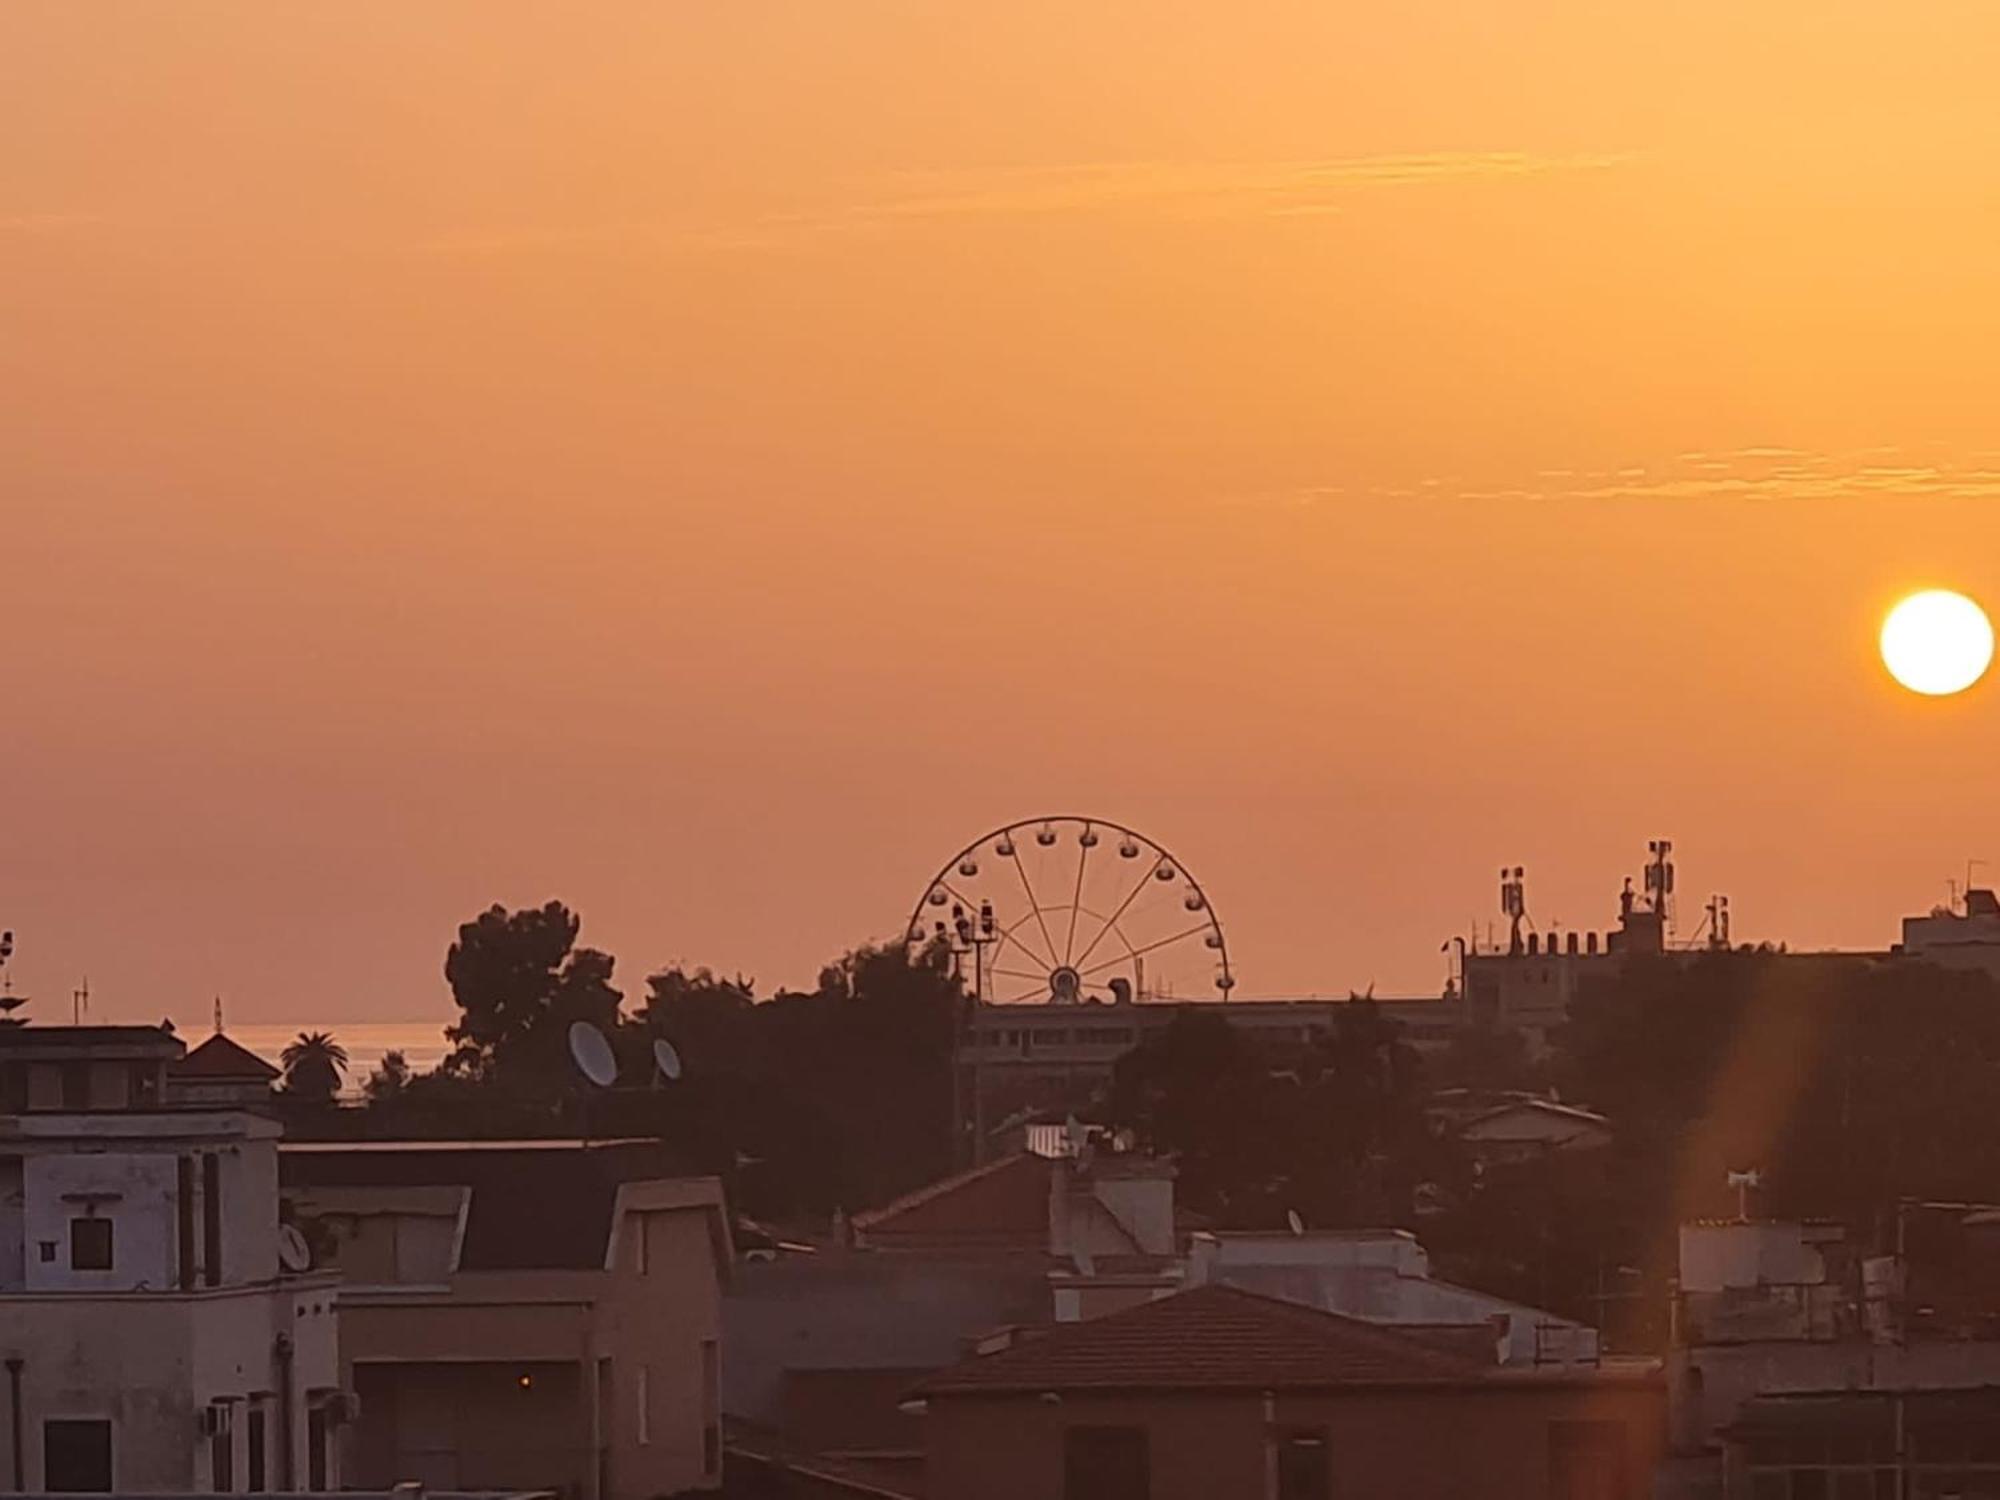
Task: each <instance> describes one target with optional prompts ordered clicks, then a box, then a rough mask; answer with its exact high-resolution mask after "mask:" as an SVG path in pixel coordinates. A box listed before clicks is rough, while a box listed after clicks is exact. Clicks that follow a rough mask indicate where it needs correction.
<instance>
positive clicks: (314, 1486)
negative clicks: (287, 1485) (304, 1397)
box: [306, 1406, 330, 1495]
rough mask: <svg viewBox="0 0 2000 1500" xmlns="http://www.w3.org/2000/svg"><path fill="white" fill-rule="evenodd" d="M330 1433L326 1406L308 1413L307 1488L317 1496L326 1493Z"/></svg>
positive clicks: (314, 1408) (313, 1408)
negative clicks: (328, 1437) (327, 1453)
mask: <svg viewBox="0 0 2000 1500" xmlns="http://www.w3.org/2000/svg"><path fill="white" fill-rule="evenodd" d="M329 1431H330V1428H329V1427H328V1425H327V1420H326V1408H325V1407H324V1406H315V1407H312V1408H311V1409H310V1410H308V1411H307V1412H306V1488H307V1489H309V1490H311V1491H312V1492H313V1493H314V1494H315V1495H323V1494H325V1493H326V1468H327V1465H326V1444H327V1436H328V1433H329Z"/></svg>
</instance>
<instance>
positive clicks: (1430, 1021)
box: [958, 998, 1464, 1142]
mask: <svg viewBox="0 0 2000 1500" xmlns="http://www.w3.org/2000/svg"><path fill="white" fill-rule="evenodd" d="M1352 1003H1353V1001H1352V1000H1332V999H1319V998H1310V999H1289V1000H1231V1001H1229V1002H1227V1003H1226V1004H1225V1003H1223V1002H1220V1001H1205V1002H1198V1003H1190V1004H1169V1003H1165V1002H1161V1001H1128V1002H1125V1003H1122V1004H1103V1005H1092V1004H1080V1005H1025V1004H1024V1005H976V1006H971V1007H969V1010H970V1019H969V1020H968V1022H967V1024H966V1027H965V1031H964V1033H963V1036H962V1040H961V1042H960V1045H959V1048H958V1060H959V1070H960V1074H961V1097H962V1098H964V1099H965V1100H967V1101H968V1111H969V1114H970V1116H971V1118H970V1120H969V1122H968V1128H969V1129H970V1131H971V1133H972V1135H973V1138H974V1139H975V1140H976V1141H980V1142H987V1141H990V1140H991V1139H992V1138H993V1136H994V1135H995V1134H996V1133H1005V1134H1011V1132H1012V1131H1013V1130H1014V1129H1015V1128H1016V1127H1017V1125H1018V1124H1019V1122H1021V1121H1023V1120H1026V1119H1030V1118H1033V1117H1035V1116H1037V1115H1048V1114H1055V1115H1061V1114H1063V1113H1064V1112H1065V1111H1069V1110H1081V1109H1084V1108H1085V1107H1087V1106H1088V1104H1089V1103H1090V1101H1091V1099H1092V1097H1093V1096H1094V1095H1095V1094H1096V1093H1097V1092H1098V1091H1099V1090H1101V1089H1103V1088H1104V1087H1105V1086H1106V1085H1108V1084H1109V1083H1110V1081H1111V1073H1112V1069H1113V1068H1114V1067H1116V1065H1117V1063H1118V1059H1119V1058H1121V1057H1123V1056H1124V1055H1125V1054H1126V1053H1127V1052H1130V1051H1131V1050H1132V1049H1133V1048H1134V1047H1136V1046H1138V1045H1139V1044H1140V1042H1142V1041H1143V1040H1145V1038H1147V1037H1148V1036H1151V1035H1154V1034H1155V1033H1157V1032H1160V1031H1163V1030H1165V1029H1166V1028H1167V1027H1168V1026H1170V1025H1172V1024H1173V1020H1174V1017H1175V1016H1176V1015H1178V1014H1180V1013H1181V1012H1183V1011H1195V1012H1198V1013H1200V1014H1202V1015H1212V1016H1215V1017H1218V1018H1220V1019H1222V1020H1225V1021H1227V1022H1228V1023H1229V1024H1230V1025H1231V1026H1232V1027H1235V1028H1237V1029H1238V1030H1240V1031H1241V1032H1243V1033H1244V1035H1245V1036H1246V1037H1248V1038H1249V1039H1250V1040H1251V1041H1252V1042H1253V1043H1254V1044H1255V1045H1257V1046H1259V1047H1260V1048H1262V1049H1263V1050H1265V1051H1267V1052H1268V1053H1270V1055H1271V1057H1272V1059H1273V1062H1274V1064H1276V1065H1282V1063H1283V1061H1284V1060H1285V1058H1286V1056H1287V1054H1289V1053H1291V1052H1293V1051H1296V1050H1297V1049H1300V1048H1303V1047H1307V1046H1310V1045H1312V1043H1313V1042H1315V1041H1317V1040H1318V1039H1320V1038H1322V1037H1325V1036H1327V1035H1330V1034H1331V1033H1332V1031H1333V1029H1334V1027H1335V1026H1336V1025H1337V1024H1338V1023H1339V1020H1340V1016H1341V1013H1342V1008H1343V1007H1345V1006H1347V1005H1350V1004H1352ZM1374 1003H1375V1006H1376V1009H1377V1011H1378V1012H1379V1013H1380V1014H1381V1015H1382V1016H1383V1017H1384V1018H1385V1019H1388V1020H1392V1021H1394V1022H1396V1023H1397V1025H1398V1026H1399V1028H1400V1030H1401V1036H1402V1039H1403V1040H1404V1041H1405V1042H1407V1043H1408V1044H1409V1045H1410V1046H1412V1047H1415V1048H1416V1049H1417V1050H1418V1051H1420V1052H1435V1051H1438V1050H1440V1049H1442V1048H1445V1047H1448V1046H1450V1045H1451V1042H1452V1040H1453V1038H1455V1037H1456V1036H1457V1035H1458V1033H1459V1030H1460V1028H1461V1027H1462V1025H1463V1024H1464V1011H1463V1007H1462V1006H1461V1005H1460V1004H1459V1003H1458V1002H1457V1001H1456V1000H1454V999H1448V998H1436V999H1414V1000H1413V999H1394V1000H1377V1001H1375V1002H1374Z"/></svg>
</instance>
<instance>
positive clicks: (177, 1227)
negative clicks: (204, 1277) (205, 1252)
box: [174, 1156, 194, 1292]
mask: <svg viewBox="0 0 2000 1500" xmlns="http://www.w3.org/2000/svg"><path fill="white" fill-rule="evenodd" d="M174 1248H175V1253H176V1254H178V1255H179V1257H180V1265H179V1266H178V1267H177V1269H178V1271H179V1272H180V1284H181V1290H182V1291H184V1292H187V1291H192V1290H194V1163H193V1162H192V1161H190V1160H188V1158H187V1157H185V1156H183V1157H181V1158H179V1159H178V1160H177V1161H176V1162H175V1163H174Z"/></svg>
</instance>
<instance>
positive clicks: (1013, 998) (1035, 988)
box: [993, 979, 1049, 1005]
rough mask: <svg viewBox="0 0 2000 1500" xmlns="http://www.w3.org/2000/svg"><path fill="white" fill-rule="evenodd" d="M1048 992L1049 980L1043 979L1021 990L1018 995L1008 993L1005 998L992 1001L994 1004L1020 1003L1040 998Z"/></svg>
mask: <svg viewBox="0 0 2000 1500" xmlns="http://www.w3.org/2000/svg"><path fill="white" fill-rule="evenodd" d="M1048 992H1049V982H1048V980H1047V979H1043V980H1042V981H1041V982H1040V983H1038V984H1032V985H1030V986H1028V988H1027V989H1025V990H1022V991H1021V993H1020V994H1018V995H1008V996H1007V997H1006V998H1005V999H1001V1000H996V1001H994V1002H993V1003H994V1004H995V1005H1022V1004H1025V1003H1026V1002H1027V1001H1030V1000H1037V999H1040V998H1041V997H1042V996H1043V995H1046V994H1047V993H1048Z"/></svg>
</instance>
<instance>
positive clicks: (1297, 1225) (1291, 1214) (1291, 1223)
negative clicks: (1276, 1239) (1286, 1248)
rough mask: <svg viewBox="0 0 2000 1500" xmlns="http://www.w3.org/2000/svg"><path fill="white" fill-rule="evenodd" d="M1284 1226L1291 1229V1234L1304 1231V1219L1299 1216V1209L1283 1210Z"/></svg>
mask: <svg viewBox="0 0 2000 1500" xmlns="http://www.w3.org/2000/svg"><path fill="white" fill-rule="evenodd" d="M1285 1227H1286V1228H1287V1229H1289V1230H1291V1232H1292V1233H1293V1234H1304V1233H1305V1232H1306V1221H1305V1220H1304V1219H1301V1218H1300V1217H1299V1211H1298V1210H1297V1209H1296V1208H1288V1209H1286V1210H1285Z"/></svg>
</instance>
